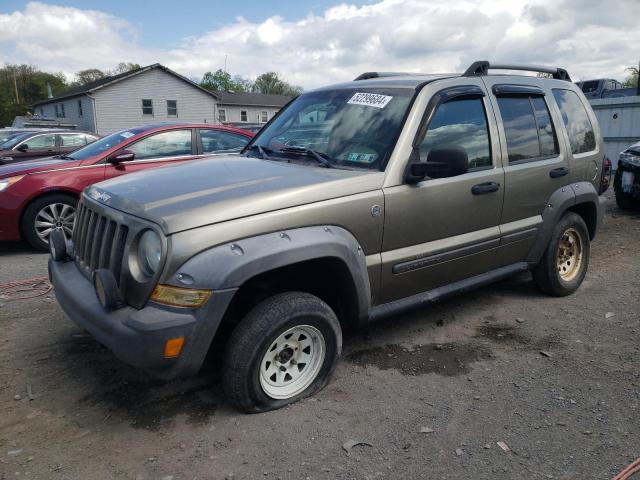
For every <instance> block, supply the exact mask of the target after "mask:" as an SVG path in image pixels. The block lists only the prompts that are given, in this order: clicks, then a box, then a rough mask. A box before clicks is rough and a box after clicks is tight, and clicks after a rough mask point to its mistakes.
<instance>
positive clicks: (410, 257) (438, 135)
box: [381, 78, 504, 302]
mask: <svg viewBox="0 0 640 480" xmlns="http://www.w3.org/2000/svg"><path fill="white" fill-rule="evenodd" d="M456 82H459V81H458V80H456ZM442 83H445V82H442ZM442 83H438V84H442ZM454 85H455V83H454ZM434 88H435V84H434ZM425 90H426V89H425ZM429 92H430V90H429ZM423 94H426V93H425V92H423ZM429 94H430V93H429ZM497 137H498V135H497V130H496V129H495V123H494V122H493V117H492V112H491V107H490V105H489V103H488V99H487V98H486V91H485V88H484V85H483V84H482V81H480V80H479V79H475V78H468V79H464V85H459V84H458V85H456V86H453V87H450V88H443V89H442V90H439V91H436V92H434V94H433V97H432V99H431V100H430V102H429V104H428V105H427V106H426V110H425V111H424V113H423V119H422V123H421V126H420V127H419V128H418V133H417V135H416V137H415V140H414V144H415V145H417V146H418V152H419V161H420V162H427V160H428V155H429V152H430V151H431V150H432V149H434V148H436V147H458V148H463V149H464V150H465V151H466V153H467V156H468V158H469V170H468V172H467V173H464V174H462V175H458V176H453V177H449V178H425V180H423V181H421V182H419V183H417V184H415V185H409V184H402V185H397V186H391V187H385V189H384V195H385V207H384V209H385V226H384V239H383V248H382V255H381V261H382V295H381V301H382V302H389V301H393V300H396V299H399V298H402V297H407V296H410V295H413V294H416V293H420V292H423V291H427V290H431V289H433V288H436V287H439V286H442V285H446V284H449V283H453V282H456V281H458V280H462V279H464V278H467V277H470V276H473V275H477V274H480V273H483V272H486V271H488V270H491V269H492V268H493V266H494V263H495V253H494V252H495V248H496V247H497V245H498V243H499V235H500V231H499V228H498V223H499V221H500V213H501V209H502V198H503V192H504V187H503V184H504V180H503V176H504V172H503V170H502V165H501V163H500V146H499V142H498V138H497Z"/></svg>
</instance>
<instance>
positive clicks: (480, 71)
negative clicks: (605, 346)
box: [463, 60, 571, 82]
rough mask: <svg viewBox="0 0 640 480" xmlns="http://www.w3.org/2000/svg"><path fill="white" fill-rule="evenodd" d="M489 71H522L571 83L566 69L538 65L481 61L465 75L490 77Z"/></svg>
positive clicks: (468, 69)
mask: <svg viewBox="0 0 640 480" xmlns="http://www.w3.org/2000/svg"><path fill="white" fill-rule="evenodd" d="M489 69H492V70H522V71H525V72H539V73H549V74H551V76H552V77H553V78H555V79H557V80H566V81H567V82H570V81H571V77H569V73H568V72H567V71H566V70H565V69H564V68H558V67H540V66H538V65H522V64H508V63H489V62H488V61H487V60H479V61H477V62H473V63H472V64H471V66H470V67H469V68H467V70H466V71H465V72H464V73H463V76H465V77H474V76H478V75H488V74H489Z"/></svg>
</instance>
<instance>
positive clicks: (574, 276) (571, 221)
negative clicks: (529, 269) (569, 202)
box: [533, 212, 591, 297]
mask: <svg viewBox="0 0 640 480" xmlns="http://www.w3.org/2000/svg"><path fill="white" fill-rule="evenodd" d="M590 250H591V245H590V240H589V231H588V230H587V225H586V224H585V223H584V220H583V219H582V217H581V216H580V215H578V214H576V213H573V212H567V213H565V214H564V215H563V216H562V218H561V219H560V221H559V222H558V224H557V225H556V226H555V228H554V230H553V233H552V236H551V240H550V242H549V246H548V247H547V249H546V251H545V252H544V255H543V256H542V260H540V263H538V265H536V267H534V269H533V280H534V282H535V284H536V286H537V287H538V288H539V289H540V290H541V291H542V292H544V293H547V294H549V295H554V296H556V297H563V296H565V295H569V294H571V293H573V292H575V291H576V289H577V288H578V287H579V286H580V284H581V283H582V281H583V280H584V277H585V275H586V274H587V268H588V266H589V254H590Z"/></svg>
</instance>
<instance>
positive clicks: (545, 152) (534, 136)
mask: <svg viewBox="0 0 640 480" xmlns="http://www.w3.org/2000/svg"><path fill="white" fill-rule="evenodd" d="M498 107H499V108H500V115H501V116H502V123H503V126H504V133H505V136H506V139H507V153H508V156H509V163H514V162H520V161H530V160H534V159H538V158H541V157H548V156H551V155H556V154H557V153H558V142H557V139H556V134H555V131H554V129H553V124H552V123H551V118H550V117H549V111H548V110H547V106H546V104H545V102H544V99H543V98H541V97H499V98H498Z"/></svg>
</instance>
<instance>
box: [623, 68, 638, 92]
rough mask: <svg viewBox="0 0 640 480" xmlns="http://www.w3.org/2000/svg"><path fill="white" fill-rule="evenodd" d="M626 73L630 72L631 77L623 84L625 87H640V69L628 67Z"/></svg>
mask: <svg viewBox="0 0 640 480" xmlns="http://www.w3.org/2000/svg"><path fill="white" fill-rule="evenodd" d="M624 71H625V72H629V76H628V77H627V78H626V79H625V81H624V82H622V86H623V87H628V88H629V87H636V86H637V85H638V67H627V68H625V69H624Z"/></svg>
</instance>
